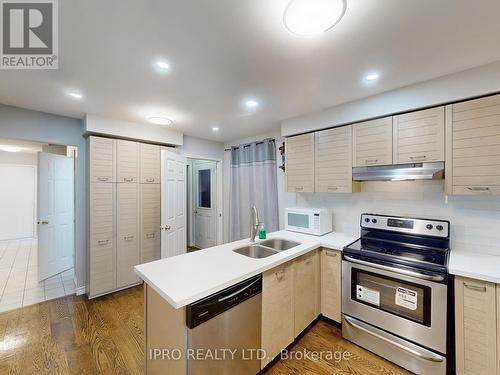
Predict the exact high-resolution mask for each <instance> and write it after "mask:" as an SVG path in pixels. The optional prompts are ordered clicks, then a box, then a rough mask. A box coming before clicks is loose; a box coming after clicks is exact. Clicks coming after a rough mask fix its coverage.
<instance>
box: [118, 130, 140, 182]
mask: <svg viewBox="0 0 500 375" xmlns="http://www.w3.org/2000/svg"><path fill="white" fill-rule="evenodd" d="M116 160H117V163H116V175H117V182H137V181H138V179H139V143H137V142H132V141H122V140H118V141H116Z"/></svg>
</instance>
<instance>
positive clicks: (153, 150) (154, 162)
mask: <svg viewBox="0 0 500 375" xmlns="http://www.w3.org/2000/svg"><path fill="white" fill-rule="evenodd" d="M140 154H141V183H143V184H159V183H160V174H161V149H160V146H156V145H149V144H145V143H141V144H140Z"/></svg>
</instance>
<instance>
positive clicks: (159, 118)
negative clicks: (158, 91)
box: [147, 114, 173, 125]
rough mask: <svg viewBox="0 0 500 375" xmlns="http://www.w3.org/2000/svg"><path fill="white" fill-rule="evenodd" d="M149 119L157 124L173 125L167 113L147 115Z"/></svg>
mask: <svg viewBox="0 0 500 375" xmlns="http://www.w3.org/2000/svg"><path fill="white" fill-rule="evenodd" d="M147 119H148V121H149V122H150V123H152V124H155V125H172V123H173V121H172V120H171V119H170V118H168V117H167V116H165V115H161V114H157V115H151V116H148V117H147Z"/></svg>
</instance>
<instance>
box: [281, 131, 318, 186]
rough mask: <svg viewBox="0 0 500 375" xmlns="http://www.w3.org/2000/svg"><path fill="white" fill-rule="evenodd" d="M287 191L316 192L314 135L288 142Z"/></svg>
mask: <svg viewBox="0 0 500 375" xmlns="http://www.w3.org/2000/svg"><path fill="white" fill-rule="evenodd" d="M285 170H286V182H287V183H286V189H287V191H290V192H297V193H302V192H314V133H309V134H304V135H297V136H295V137H290V138H287V140H286V168H285Z"/></svg>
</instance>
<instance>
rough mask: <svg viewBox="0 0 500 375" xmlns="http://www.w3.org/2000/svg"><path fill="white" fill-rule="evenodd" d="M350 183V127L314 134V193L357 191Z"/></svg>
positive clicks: (357, 188) (357, 184)
mask: <svg viewBox="0 0 500 375" xmlns="http://www.w3.org/2000/svg"><path fill="white" fill-rule="evenodd" d="M359 186H360V185H359V183H356V182H354V183H353V181H352V126H351V125H349V126H342V127H338V128H333V129H328V130H322V131H319V132H316V192H329V193H352V192H353V191H359V190H360V189H359Z"/></svg>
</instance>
